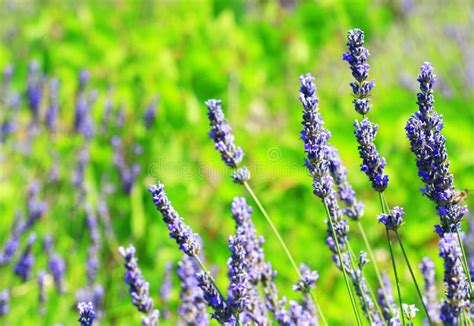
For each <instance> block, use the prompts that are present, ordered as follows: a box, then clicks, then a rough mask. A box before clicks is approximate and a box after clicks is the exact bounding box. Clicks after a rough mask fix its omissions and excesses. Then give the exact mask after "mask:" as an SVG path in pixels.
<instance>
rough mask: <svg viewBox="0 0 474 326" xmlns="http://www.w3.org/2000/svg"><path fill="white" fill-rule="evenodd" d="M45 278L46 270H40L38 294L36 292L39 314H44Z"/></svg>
mask: <svg viewBox="0 0 474 326" xmlns="http://www.w3.org/2000/svg"><path fill="white" fill-rule="evenodd" d="M45 278H46V272H45V271H40V272H39V273H38V289H39V291H38V292H39V294H38V301H39V314H40V315H44V313H45V309H46V308H45V302H46V292H45V288H44V286H45V284H44V281H45Z"/></svg>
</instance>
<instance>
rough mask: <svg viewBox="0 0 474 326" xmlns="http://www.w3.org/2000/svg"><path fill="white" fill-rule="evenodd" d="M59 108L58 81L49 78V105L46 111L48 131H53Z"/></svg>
mask: <svg viewBox="0 0 474 326" xmlns="http://www.w3.org/2000/svg"><path fill="white" fill-rule="evenodd" d="M58 110H59V81H58V80H57V79H53V80H51V82H50V84H49V107H48V111H46V126H47V127H48V129H49V131H50V132H55V131H56V127H57V120H58Z"/></svg>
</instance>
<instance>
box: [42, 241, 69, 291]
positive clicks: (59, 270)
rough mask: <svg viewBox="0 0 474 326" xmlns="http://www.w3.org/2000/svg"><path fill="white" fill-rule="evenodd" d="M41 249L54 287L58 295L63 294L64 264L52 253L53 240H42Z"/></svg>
mask: <svg viewBox="0 0 474 326" xmlns="http://www.w3.org/2000/svg"><path fill="white" fill-rule="evenodd" d="M43 249H44V251H45V253H46V256H47V257H48V268H49V272H50V273H51V275H52V276H53V281H54V286H55V287H56V291H57V292H58V293H64V291H65V285H64V274H65V272H66V263H65V262H64V259H63V258H62V257H61V256H60V255H59V254H57V253H55V252H53V238H52V237H51V236H46V237H45V238H44V239H43Z"/></svg>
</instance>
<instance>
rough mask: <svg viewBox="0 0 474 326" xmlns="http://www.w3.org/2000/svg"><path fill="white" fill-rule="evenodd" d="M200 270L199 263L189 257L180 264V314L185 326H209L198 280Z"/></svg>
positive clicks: (182, 259) (185, 256) (184, 256)
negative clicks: (197, 275)
mask: <svg viewBox="0 0 474 326" xmlns="http://www.w3.org/2000/svg"><path fill="white" fill-rule="evenodd" d="M199 270H200V269H199V266H197V263H196V262H195V261H194V259H193V258H191V257H189V256H188V255H183V257H182V258H181V260H180V262H179V263H178V270H177V273H178V277H179V280H180V289H181V290H180V293H179V297H180V299H181V300H180V305H179V308H178V314H179V317H180V319H181V321H182V322H183V324H185V325H198V326H204V325H209V318H208V316H207V311H206V303H205V301H204V297H203V296H204V294H203V292H202V290H201V288H200V287H199V286H198V281H197V279H196V274H197V273H198V272H199Z"/></svg>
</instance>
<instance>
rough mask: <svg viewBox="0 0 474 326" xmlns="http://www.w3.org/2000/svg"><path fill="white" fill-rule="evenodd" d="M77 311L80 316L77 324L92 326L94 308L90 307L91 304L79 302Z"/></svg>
mask: <svg viewBox="0 0 474 326" xmlns="http://www.w3.org/2000/svg"><path fill="white" fill-rule="evenodd" d="M77 309H78V310H79V314H80V315H81V316H80V317H79V320H78V321H79V323H81V326H92V323H93V322H94V319H95V312H94V306H93V305H92V302H79V304H78V305H77Z"/></svg>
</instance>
